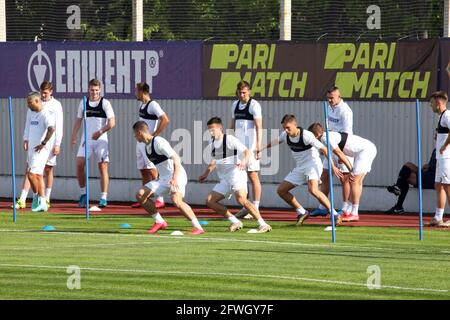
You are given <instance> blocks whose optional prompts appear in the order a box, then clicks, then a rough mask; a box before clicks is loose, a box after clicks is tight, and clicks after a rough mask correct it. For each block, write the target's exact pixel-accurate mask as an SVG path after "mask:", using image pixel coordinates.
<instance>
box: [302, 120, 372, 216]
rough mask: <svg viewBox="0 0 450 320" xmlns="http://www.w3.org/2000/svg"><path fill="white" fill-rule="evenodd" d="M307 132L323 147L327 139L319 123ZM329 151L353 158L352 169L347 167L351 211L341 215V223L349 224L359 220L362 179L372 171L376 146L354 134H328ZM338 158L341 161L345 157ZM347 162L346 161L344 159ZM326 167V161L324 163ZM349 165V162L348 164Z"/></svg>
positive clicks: (314, 124)
mask: <svg viewBox="0 0 450 320" xmlns="http://www.w3.org/2000/svg"><path fill="white" fill-rule="evenodd" d="M308 130H309V131H311V132H312V133H314V136H315V137H316V138H317V139H319V140H320V141H321V142H322V143H323V144H324V145H326V144H327V137H326V134H325V133H324V129H323V127H322V125H321V124H320V123H313V124H312V125H311V126H310V127H309V128H308ZM329 140H330V149H331V150H333V152H334V153H335V154H336V155H338V156H339V154H340V153H343V154H344V155H345V156H347V157H352V158H354V162H353V169H351V168H350V167H348V166H347V168H348V169H349V171H350V176H349V181H350V195H351V203H352V208H351V211H350V210H349V212H346V214H344V213H343V214H342V221H344V222H351V221H358V220H359V214H358V210H359V203H360V199H361V194H362V189H363V181H364V177H365V176H366V175H367V174H368V173H369V172H370V170H371V169H372V163H373V160H374V159H375V156H376V155H377V148H376V146H375V145H374V144H373V143H372V142H371V141H369V140H367V139H364V138H361V137H360V136H357V135H354V134H347V133H345V132H329ZM345 156H344V157H339V159H341V161H342V160H343V159H346V157H345ZM346 160H347V161H348V159H346ZM326 163H327V166H328V161H326ZM349 163H350V162H349Z"/></svg>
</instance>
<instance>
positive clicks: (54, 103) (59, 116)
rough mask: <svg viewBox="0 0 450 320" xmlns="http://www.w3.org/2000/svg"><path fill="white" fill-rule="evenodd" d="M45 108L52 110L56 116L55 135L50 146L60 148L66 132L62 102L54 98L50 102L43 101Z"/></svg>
mask: <svg viewBox="0 0 450 320" xmlns="http://www.w3.org/2000/svg"><path fill="white" fill-rule="evenodd" d="M42 105H43V106H44V108H48V109H50V110H51V111H52V112H53V113H54V115H55V126H56V127H55V134H54V135H53V136H52V138H51V139H50V141H49V146H55V145H56V146H60V145H61V142H62V138H63V132H64V120H63V109H62V105H61V102H59V101H58V100H56V99H55V98H53V97H50V100H48V101H42Z"/></svg>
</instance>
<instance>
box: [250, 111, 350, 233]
mask: <svg viewBox="0 0 450 320" xmlns="http://www.w3.org/2000/svg"><path fill="white" fill-rule="evenodd" d="M281 124H282V126H283V130H284V131H283V133H281V135H280V136H279V137H278V138H276V139H274V140H272V141H271V142H270V143H269V144H268V145H267V146H264V147H263V148H262V149H261V150H264V149H269V148H271V147H273V146H276V145H278V144H280V143H282V142H286V143H287V145H288V147H289V148H290V149H291V153H292V157H293V158H294V160H295V163H296V167H295V168H294V170H292V171H291V172H290V173H289V174H288V175H287V176H286V177H285V178H284V181H283V182H281V184H280V185H279V186H278V190H277V192H278V195H279V196H280V198H282V199H283V200H284V201H285V202H286V203H287V204H289V205H290V206H291V207H293V208H294V209H295V211H296V212H297V225H302V224H303V222H304V221H305V220H306V219H307V218H308V217H309V212H308V211H307V210H305V208H303V206H302V205H301V204H300V203H299V202H298V201H297V199H296V198H295V197H294V195H293V194H292V193H290V192H289V191H290V190H292V189H294V188H295V187H296V186H300V185H302V184H304V183H307V184H308V192H309V193H310V194H311V195H312V196H314V197H315V198H316V199H317V200H318V201H319V202H320V203H321V204H322V205H323V206H325V207H326V208H327V209H328V212H330V211H331V205H330V201H329V200H328V198H327V196H326V195H325V194H324V193H323V192H322V191H320V189H319V179H320V175H321V174H322V170H323V166H322V161H321V160H320V155H319V151H320V152H321V153H322V154H324V155H325V156H326V155H327V148H326V147H325V146H324V145H323V144H322V143H321V142H320V141H319V140H317V139H316V138H315V137H314V134H313V133H312V132H310V131H308V130H305V129H303V128H301V127H298V126H297V120H296V119H295V116H294V115H288V114H286V115H285V116H284V117H283V119H282V120H281ZM257 158H258V159H259V158H261V152H258V154H257ZM344 158H345V157H344ZM341 160H342V161H344V163H345V164H346V165H347V166H349V170H351V165H350V163H348V160H347V159H346V158H345V159H341ZM332 169H333V173H334V174H335V175H336V176H338V177H340V176H342V173H341V172H340V171H339V169H338V168H336V166H334V164H333V166H332ZM333 215H334V216H335V224H336V225H339V224H340V223H341V218H340V216H339V215H338V214H337V212H336V210H334V211H333Z"/></svg>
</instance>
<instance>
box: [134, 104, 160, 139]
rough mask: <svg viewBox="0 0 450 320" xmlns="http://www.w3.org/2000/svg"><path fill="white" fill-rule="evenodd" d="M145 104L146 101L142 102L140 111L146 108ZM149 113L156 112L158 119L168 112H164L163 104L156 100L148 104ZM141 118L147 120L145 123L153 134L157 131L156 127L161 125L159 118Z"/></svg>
mask: <svg viewBox="0 0 450 320" xmlns="http://www.w3.org/2000/svg"><path fill="white" fill-rule="evenodd" d="M145 106H146V103H143V104H141V106H140V108H139V111H140V110H141V109H144V108H145ZM147 113H148V114H150V115H151V114H154V115H155V116H157V117H158V119H159V118H160V117H161V116H162V115H164V114H166V113H165V112H164V110H163V109H162V108H161V106H160V105H159V103H158V102H156V101H152V102H150V104H149V105H148V108H147ZM139 120H142V121H145V123H147V125H148V128H149V130H150V133H151V134H153V133H154V132H155V131H156V129H157V128H158V125H159V121H158V120H151V119H144V118H142V117H139Z"/></svg>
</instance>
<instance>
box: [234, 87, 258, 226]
mask: <svg viewBox="0 0 450 320" xmlns="http://www.w3.org/2000/svg"><path fill="white" fill-rule="evenodd" d="M250 90H251V88H250V84H249V83H248V82H247V81H240V82H239V83H238V84H237V87H236V93H237V96H238V100H236V101H234V102H233V104H232V108H231V117H232V120H231V128H230V129H231V130H234V133H235V136H236V137H237V138H238V139H239V141H240V142H241V143H243V144H244V146H245V147H246V148H247V149H249V150H250V151H251V152H252V154H251V157H250V161H249V164H248V166H247V175H248V178H249V179H250V182H251V185H252V192H253V206H254V207H255V208H256V210H259V202H260V201H261V182H260V180H259V171H260V163H259V160H257V159H256V158H255V155H256V153H257V152H258V151H260V150H261V144H262V129H263V127H262V112H261V105H260V104H259V102H258V101H256V100H255V99H253V98H252V97H251V91H250ZM236 217H244V218H247V219H251V218H252V216H251V214H249V213H248V212H247V209H246V208H242V210H241V211H239V212H238V213H237V214H236Z"/></svg>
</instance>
